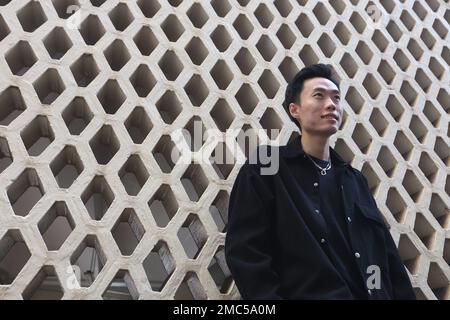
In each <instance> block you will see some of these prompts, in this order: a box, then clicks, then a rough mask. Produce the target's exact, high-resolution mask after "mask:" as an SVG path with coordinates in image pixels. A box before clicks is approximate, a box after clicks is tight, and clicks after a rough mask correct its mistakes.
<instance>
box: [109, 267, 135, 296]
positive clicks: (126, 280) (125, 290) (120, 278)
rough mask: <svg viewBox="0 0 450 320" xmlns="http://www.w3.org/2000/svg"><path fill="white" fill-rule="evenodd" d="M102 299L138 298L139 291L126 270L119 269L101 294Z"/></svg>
mask: <svg viewBox="0 0 450 320" xmlns="http://www.w3.org/2000/svg"><path fill="white" fill-rule="evenodd" d="M102 298H103V300H138V299H139V292H138V291H137V289H136V285H135V284H134V280H133V278H131V275H130V273H129V272H128V271H127V270H122V269H121V270H119V271H117V273H116V275H115V276H114V278H113V280H112V281H111V282H110V283H109V286H108V288H106V290H105V292H103V294H102Z"/></svg>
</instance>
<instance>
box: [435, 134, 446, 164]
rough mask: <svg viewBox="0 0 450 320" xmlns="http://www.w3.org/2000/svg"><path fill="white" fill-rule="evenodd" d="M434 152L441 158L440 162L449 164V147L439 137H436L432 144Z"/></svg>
mask: <svg viewBox="0 0 450 320" xmlns="http://www.w3.org/2000/svg"><path fill="white" fill-rule="evenodd" d="M434 152H436V154H437V155H438V157H439V158H440V159H441V160H442V162H443V163H444V164H445V165H446V166H449V163H450V148H449V146H448V144H446V143H445V142H444V140H443V139H442V138H441V137H437V138H436V142H435V144H434Z"/></svg>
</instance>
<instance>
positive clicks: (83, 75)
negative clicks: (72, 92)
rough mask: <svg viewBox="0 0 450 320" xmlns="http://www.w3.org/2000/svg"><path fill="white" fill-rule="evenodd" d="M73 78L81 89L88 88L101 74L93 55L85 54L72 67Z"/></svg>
mask: <svg viewBox="0 0 450 320" xmlns="http://www.w3.org/2000/svg"><path fill="white" fill-rule="evenodd" d="M70 70H71V71H72V74H73V77H74V78H75V81H76V82H77V84H78V86H79V87H87V86H88V85H89V84H90V83H91V82H92V80H94V79H95V78H96V77H97V76H98V74H99V73H100V69H99V67H98V66H97V63H96V62H95V59H94V57H93V56H92V54H87V53H84V54H82V55H81V56H80V57H79V58H78V59H77V61H75V62H74V63H73V64H72V65H71V66H70Z"/></svg>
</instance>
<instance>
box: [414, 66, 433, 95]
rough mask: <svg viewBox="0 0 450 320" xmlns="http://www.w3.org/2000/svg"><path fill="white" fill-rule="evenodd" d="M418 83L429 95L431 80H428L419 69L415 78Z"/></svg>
mask: <svg viewBox="0 0 450 320" xmlns="http://www.w3.org/2000/svg"><path fill="white" fill-rule="evenodd" d="M414 80H416V83H417V84H418V85H419V86H420V87H421V88H422V90H423V92H425V93H427V92H428V90H429V89H430V86H431V80H430V78H428V76H427V75H426V73H425V72H424V71H423V69H421V68H418V69H417V72H416V76H415V77H414Z"/></svg>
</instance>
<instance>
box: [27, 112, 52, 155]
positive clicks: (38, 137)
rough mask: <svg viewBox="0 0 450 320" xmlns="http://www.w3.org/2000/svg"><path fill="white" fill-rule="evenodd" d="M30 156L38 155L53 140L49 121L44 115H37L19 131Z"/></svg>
mask: <svg viewBox="0 0 450 320" xmlns="http://www.w3.org/2000/svg"><path fill="white" fill-rule="evenodd" d="M20 136H21V137H22V141H23V144H24V145H25V148H26V149H27V151H28V154H29V155H30V156H33V157H36V156H39V155H40V154H41V153H42V152H44V150H45V149H47V147H48V146H49V145H50V144H51V143H52V142H53V140H55V134H54V133H53V130H52V127H51V126H50V122H49V121H48V119H47V117H46V116H37V117H36V118H34V119H33V120H32V121H31V122H30V123H29V124H28V125H27V126H26V127H25V129H23V130H22V132H21V133H20Z"/></svg>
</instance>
